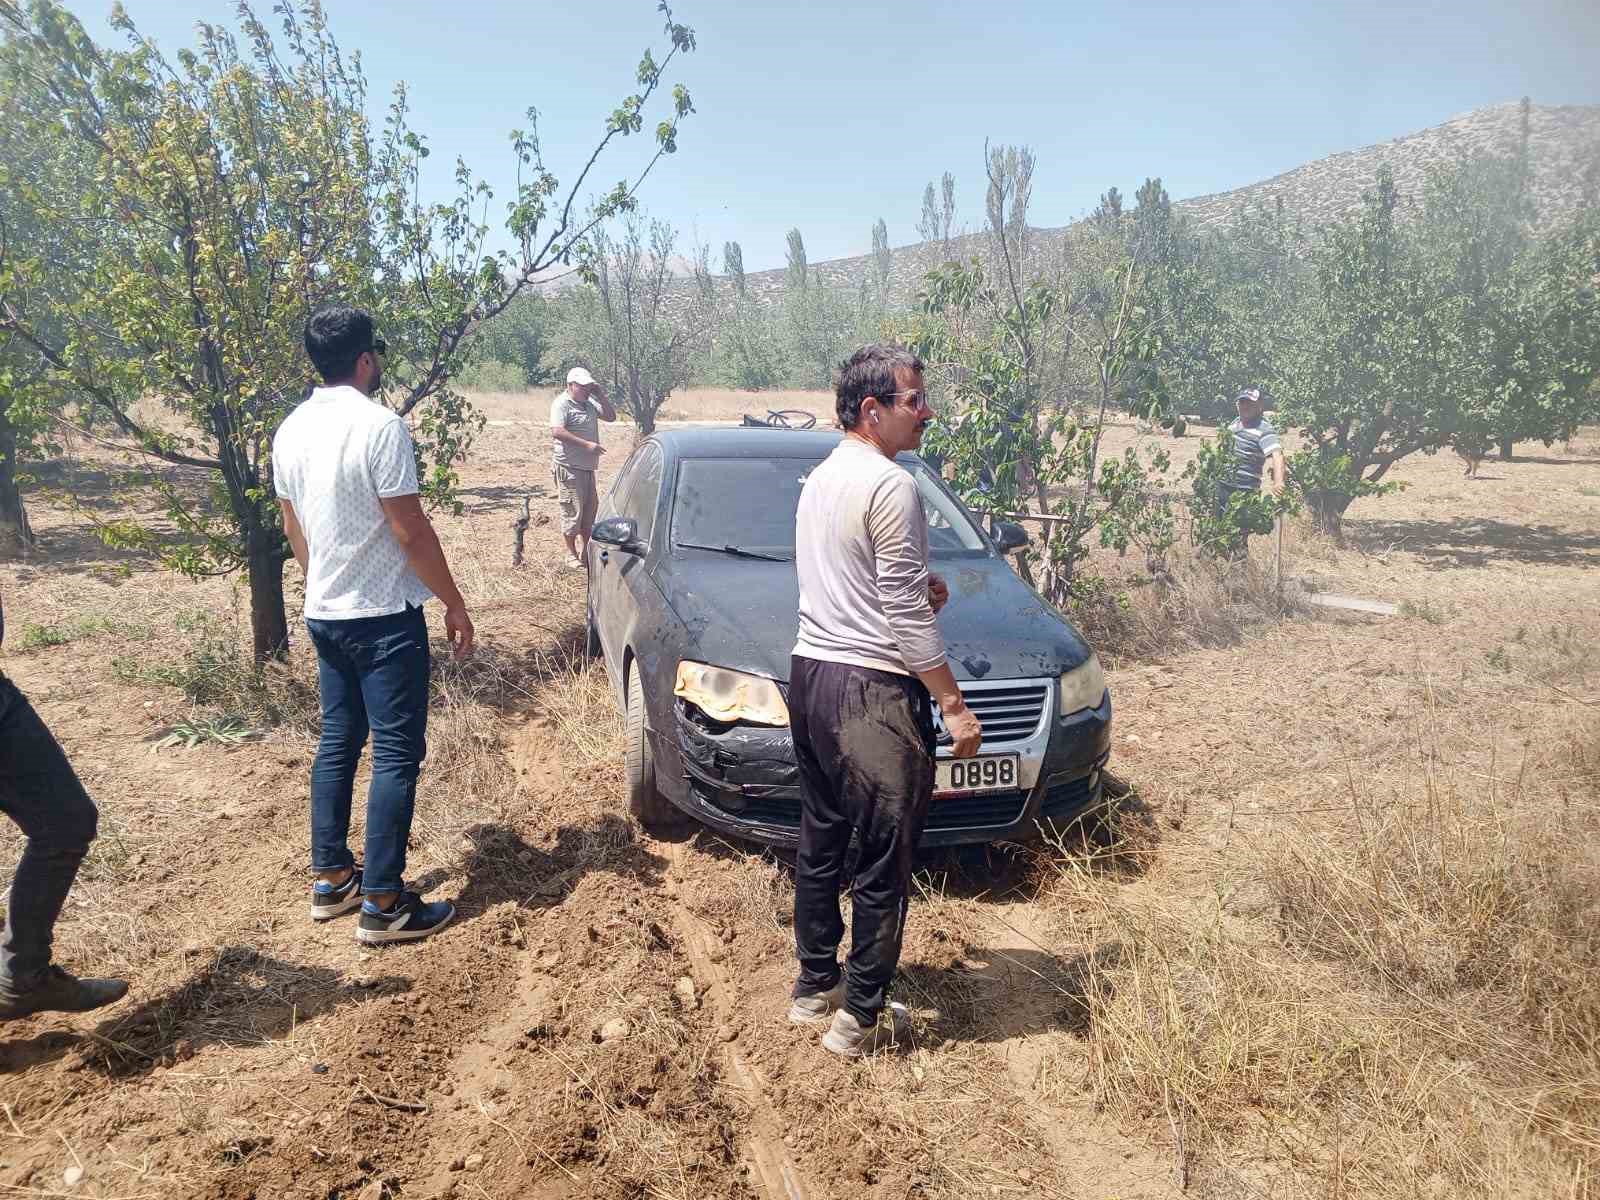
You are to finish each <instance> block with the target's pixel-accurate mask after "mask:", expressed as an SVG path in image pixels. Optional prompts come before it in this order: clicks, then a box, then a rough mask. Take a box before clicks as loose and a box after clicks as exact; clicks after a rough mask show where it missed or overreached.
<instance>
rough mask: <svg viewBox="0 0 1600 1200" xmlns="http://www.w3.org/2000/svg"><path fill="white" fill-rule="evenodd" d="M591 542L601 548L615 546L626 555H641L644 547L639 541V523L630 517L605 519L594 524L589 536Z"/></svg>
mask: <svg viewBox="0 0 1600 1200" xmlns="http://www.w3.org/2000/svg"><path fill="white" fill-rule="evenodd" d="M589 540H590V541H591V542H599V543H600V544H601V545H602V546H615V547H616V548H617V549H618V550H621V551H623V552H625V553H627V554H643V553H644V551H645V545H644V543H643V542H641V541H640V540H639V522H637V521H635V520H634V519H633V518H632V517H607V518H606V519H605V520H604V521H599V522H597V523H596V524H595V527H594V530H593V531H592V532H591V533H590V534H589Z"/></svg>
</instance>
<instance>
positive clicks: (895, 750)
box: [789, 655, 934, 1025]
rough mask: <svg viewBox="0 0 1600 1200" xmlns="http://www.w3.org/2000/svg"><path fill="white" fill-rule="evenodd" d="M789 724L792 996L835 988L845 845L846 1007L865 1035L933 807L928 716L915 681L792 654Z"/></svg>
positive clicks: (889, 969)
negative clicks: (794, 792)
mask: <svg viewBox="0 0 1600 1200" xmlns="http://www.w3.org/2000/svg"><path fill="white" fill-rule="evenodd" d="M789 723H790V727H791V730H792V732H793V734H794V750H795V758H796V760H797V761H798V763H799V767H800V792H801V800H800V848H799V852H798V855H797V857H796V863H795V889H794V937H795V950H796V953H797V954H798V956H799V959H800V978H799V980H798V981H797V982H796V983H795V987H794V994H795V995H796V996H811V995H816V994H817V993H818V992H825V991H827V990H828V989H829V988H831V987H833V986H834V985H835V984H836V983H838V982H839V959H838V954H839V942H840V939H842V938H843V937H844V919H843V918H842V917H841V915H840V912H839V884H840V880H841V877H842V876H843V874H844V866H845V855H846V853H847V852H848V851H849V849H850V838H851V835H852V834H854V835H855V836H856V838H857V839H858V840H859V842H860V848H861V852H860V856H859V858H858V860H857V864H856V870H855V879H854V884H853V887H852V891H851V909H852V925H851V930H850V957H849V960H848V968H849V969H848V971H847V972H846V983H845V1007H846V1008H847V1009H849V1010H850V1013H851V1014H852V1015H853V1016H854V1017H855V1018H856V1020H858V1021H860V1022H861V1023H862V1024H863V1025H870V1024H873V1023H874V1022H876V1021H877V1019H878V1013H879V1012H881V1011H882V1009H883V1006H884V1004H885V1003H886V1002H887V1000H888V991H889V984H890V982H891V981H892V980H893V979H894V972H895V968H896V966H897V965H898V964H899V962H900V941H901V938H902V936H903V935H904V933H905V924H906V895H907V892H908V891H909V890H910V887H911V862H912V855H913V854H914V853H915V851H916V848H917V843H918V841H920V840H921V838H922V827H923V825H924V824H925V823H926V822H927V819H928V801H929V800H930V799H931V798H932V796H933V750H934V732H933V705H932V702H931V701H930V699H929V697H928V689H927V688H925V687H924V686H923V685H922V681H921V680H919V679H916V678H914V677H911V676H907V675H896V674H894V673H893V672H891V671H874V670H869V669H867V668H865V667H855V666H846V665H843V664H840V663H830V662H819V661H817V660H816V659H810V658H801V657H799V656H798V655H796V656H795V657H794V658H793V659H792V660H791V664H790V671H789Z"/></svg>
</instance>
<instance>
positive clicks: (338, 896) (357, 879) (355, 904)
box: [311, 867, 361, 921]
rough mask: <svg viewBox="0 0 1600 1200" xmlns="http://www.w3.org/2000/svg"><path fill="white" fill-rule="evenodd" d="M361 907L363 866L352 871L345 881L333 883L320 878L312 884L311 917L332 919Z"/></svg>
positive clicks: (315, 919)
mask: <svg viewBox="0 0 1600 1200" xmlns="http://www.w3.org/2000/svg"><path fill="white" fill-rule="evenodd" d="M360 907H361V868H360V867H356V868H354V869H353V870H352V871H351V872H350V878H349V879H346V880H345V881H344V882H343V883H340V884H332V883H329V882H328V881H327V880H325V879H319V880H317V881H316V882H315V883H313V884H312V885H311V919H312V920H313V921H331V920H333V918H334V917H342V916H344V914H345V913H347V912H353V911H354V910H355V909H358V908H360Z"/></svg>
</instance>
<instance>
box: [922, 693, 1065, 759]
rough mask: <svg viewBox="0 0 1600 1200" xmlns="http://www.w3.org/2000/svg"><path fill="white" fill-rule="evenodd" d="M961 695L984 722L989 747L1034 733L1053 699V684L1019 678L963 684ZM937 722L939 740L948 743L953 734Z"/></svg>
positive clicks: (1026, 738)
mask: <svg viewBox="0 0 1600 1200" xmlns="http://www.w3.org/2000/svg"><path fill="white" fill-rule="evenodd" d="M961 696H962V698H963V699H964V700H966V702H967V707H968V708H970V709H971V710H972V713H973V715H974V716H976V717H977V718H978V723H979V724H980V725H982V726H983V744H984V747H985V748H987V747H989V746H995V745H1001V744H1003V743H1005V742H1025V741H1027V740H1028V739H1029V738H1030V737H1032V736H1033V734H1034V731H1035V730H1037V729H1038V728H1039V722H1040V720H1041V719H1042V718H1043V716H1044V712H1045V709H1046V707H1048V705H1049V703H1050V684H1048V683H1035V682H1028V683H1020V682H1019V683H1017V684H1014V685H1011V686H1004V687H986V688H983V689H981V690H980V689H978V688H974V687H970V686H964V687H963V688H962V689H961ZM938 726H939V744H940V745H941V746H948V745H949V744H950V735H949V734H948V733H946V732H945V729H944V722H943V721H940V722H938Z"/></svg>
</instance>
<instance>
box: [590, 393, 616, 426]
mask: <svg viewBox="0 0 1600 1200" xmlns="http://www.w3.org/2000/svg"><path fill="white" fill-rule="evenodd" d="M590 399H591V400H593V401H595V408H597V409H599V410H600V419H601V420H602V421H615V420H616V419H617V410H616V409H615V408H613V407H612V406H611V398H610V397H609V396H607V395H606V393H605V390H604V389H603V388H601V387H599V386H598V385H596V387H595V389H594V395H593V396H591V397H590Z"/></svg>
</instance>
